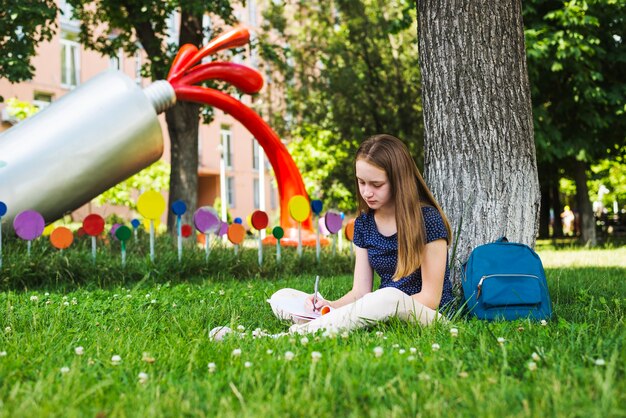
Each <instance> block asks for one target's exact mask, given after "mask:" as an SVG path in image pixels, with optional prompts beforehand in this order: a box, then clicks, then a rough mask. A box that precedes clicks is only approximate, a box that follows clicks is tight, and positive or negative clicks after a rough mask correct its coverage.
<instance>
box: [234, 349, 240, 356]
mask: <svg viewBox="0 0 626 418" xmlns="http://www.w3.org/2000/svg"><path fill="white" fill-rule="evenodd" d="M232 355H233V357H239V356H240V355H241V348H235V349H234V350H233V353H232Z"/></svg>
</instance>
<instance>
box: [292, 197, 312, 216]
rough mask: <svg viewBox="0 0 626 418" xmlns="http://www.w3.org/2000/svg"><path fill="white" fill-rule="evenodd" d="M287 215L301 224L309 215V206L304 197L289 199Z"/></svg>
mask: <svg viewBox="0 0 626 418" xmlns="http://www.w3.org/2000/svg"><path fill="white" fill-rule="evenodd" d="M288 206H289V214H290V215H291V217H292V218H293V219H294V220H295V221H296V222H303V221H304V220H305V219H306V218H308V217H309V214H310V213H311V205H309V201H308V200H307V198H306V197H304V196H301V195H295V196H294V197H292V198H291V199H289V204H288Z"/></svg>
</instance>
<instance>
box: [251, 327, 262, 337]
mask: <svg viewBox="0 0 626 418" xmlns="http://www.w3.org/2000/svg"><path fill="white" fill-rule="evenodd" d="M262 336H263V331H262V330H261V328H255V329H254V330H253V331H252V338H259V337H262Z"/></svg>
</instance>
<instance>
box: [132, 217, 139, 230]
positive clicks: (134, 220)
mask: <svg viewBox="0 0 626 418" xmlns="http://www.w3.org/2000/svg"><path fill="white" fill-rule="evenodd" d="M130 224H131V225H132V226H133V228H134V229H137V228H139V225H141V222H139V219H133V220H132V221H130Z"/></svg>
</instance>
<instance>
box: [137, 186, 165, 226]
mask: <svg viewBox="0 0 626 418" xmlns="http://www.w3.org/2000/svg"><path fill="white" fill-rule="evenodd" d="M137 210H138V211H139V213H140V214H141V216H143V217H144V218H147V219H153V220H154V219H158V218H160V217H161V215H162V214H163V212H164V211H165V199H164V198H163V196H162V195H161V193H159V192H155V191H154V190H149V191H147V192H145V193H143V194H142V195H141V196H139V199H138V200H137Z"/></svg>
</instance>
